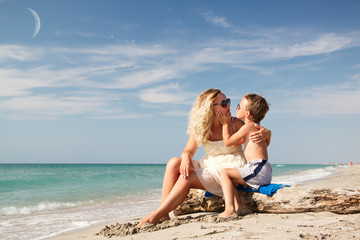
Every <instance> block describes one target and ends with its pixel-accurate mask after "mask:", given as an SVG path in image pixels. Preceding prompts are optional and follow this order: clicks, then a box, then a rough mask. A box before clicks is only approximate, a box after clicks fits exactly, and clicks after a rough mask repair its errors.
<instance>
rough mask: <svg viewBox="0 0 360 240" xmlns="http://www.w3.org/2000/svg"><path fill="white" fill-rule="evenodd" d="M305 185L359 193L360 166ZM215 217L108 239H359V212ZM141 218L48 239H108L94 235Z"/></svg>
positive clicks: (195, 217)
mask: <svg viewBox="0 0 360 240" xmlns="http://www.w3.org/2000/svg"><path fill="white" fill-rule="evenodd" d="M305 186H309V187H315V188H329V189H347V190H354V191H355V192H356V191H360V165H353V166H348V167H344V168H340V169H338V170H337V172H336V173H335V174H334V175H331V176H330V177H327V178H325V179H322V180H319V181H313V182H308V183H306V184H305ZM217 216H218V213H213V212H206V213H204V212H203V213H195V214H189V215H184V216H179V217H174V218H172V219H171V220H170V221H166V222H164V223H162V224H158V225H157V227H156V228H154V227H149V228H145V229H143V230H142V231H141V232H139V233H136V234H131V235H126V236H113V237H112V238H111V239H134V240H136V239H139V240H140V239H360V213H356V214H335V213H331V212H304V213H296V214H268V213H254V214H249V215H247V216H243V217H237V218H233V219H220V218H218V217H217ZM140 219H141V217H139V218H132V219H119V220H117V221H112V222H107V223H101V224H98V225H94V226H91V227H89V228H86V229H81V230H77V231H73V232H69V233H65V234H62V235H59V236H56V237H52V238H48V239H49V240H50V239H51V240H65V239H66V240H68V239H90V240H104V239H110V238H108V237H104V236H102V235H96V234H97V233H99V232H100V231H101V230H102V229H104V228H105V226H111V225H116V224H118V226H119V228H120V227H122V228H126V229H128V230H131V229H133V226H134V225H136V223H137V222H138V221H139V220H140ZM161 228H163V229H161ZM124 232H125V231H124Z"/></svg>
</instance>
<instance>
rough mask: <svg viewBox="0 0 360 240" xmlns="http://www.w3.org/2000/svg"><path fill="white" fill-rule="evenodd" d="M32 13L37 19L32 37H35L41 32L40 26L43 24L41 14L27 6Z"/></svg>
mask: <svg viewBox="0 0 360 240" xmlns="http://www.w3.org/2000/svg"><path fill="white" fill-rule="evenodd" d="M27 9H28V10H29V11H30V13H31V14H32V15H33V17H34V19H35V28H34V33H33V35H32V37H31V38H34V37H36V35H37V34H38V33H39V31H40V26H41V23H40V17H39V15H38V14H37V13H36V12H35V11H34V10H32V9H31V8H27Z"/></svg>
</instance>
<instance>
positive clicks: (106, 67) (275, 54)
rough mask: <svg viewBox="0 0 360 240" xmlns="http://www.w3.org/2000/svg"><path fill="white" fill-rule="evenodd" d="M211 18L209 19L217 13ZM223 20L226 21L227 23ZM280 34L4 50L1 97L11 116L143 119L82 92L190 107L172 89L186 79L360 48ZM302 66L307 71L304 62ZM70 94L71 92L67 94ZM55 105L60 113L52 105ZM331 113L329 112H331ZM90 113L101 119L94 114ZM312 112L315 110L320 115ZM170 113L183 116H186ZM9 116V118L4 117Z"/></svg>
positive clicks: (348, 41) (332, 93) (331, 37)
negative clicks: (127, 94) (174, 43)
mask: <svg viewBox="0 0 360 240" xmlns="http://www.w3.org/2000/svg"><path fill="white" fill-rule="evenodd" d="M207 16H208V17H209V18H210V16H212V15H207ZM212 17H213V16H212ZM223 20H224V21H223V22H225V23H226V19H223ZM218 22H221V21H220V20H219V21H218ZM224 26H225V25H224ZM289 32H290V33H289ZM277 34H280V36H271V35H270V34H265V35H261V34H259V35H258V36H255V35H256V34H254V35H253V36H252V38H253V39H249V38H248V39H238V40H227V39H223V40H216V41H211V40H210V41H209V42H207V43H204V44H202V45H196V46H195V45H194V46H193V47H192V46H188V45H187V46H181V45H180V46H162V45H149V44H144V45H138V44H135V43H132V44H114V45H107V46H95V47H86V48H85V47H84V48H63V47H55V48H50V47H25V46H20V45H0V62H5V61H6V65H4V64H2V65H0V85H1V87H0V97H2V98H0V110H3V111H7V113H8V112H9V111H11V112H12V116H15V115H16V116H19V118H21V113H24V116H25V115H26V116H29V114H30V112H31V113H32V114H33V115H36V114H38V115H39V116H43V117H44V118H45V117H46V116H48V117H51V118H52V117H54V116H55V117H59V116H64V115H73V114H86V115H87V116H89V117H96V118H102V117H103V116H108V117H106V118H135V117H137V116H138V117H141V116H142V115H141V114H139V115H138V114H137V113H129V114H127V115H123V114H122V113H123V112H122V111H115V112H101V109H105V110H109V111H110V110H111V109H112V108H114V105H113V103H112V101H108V100H104V99H99V98H97V99H96V100H94V99H93V98H91V97H89V96H88V95H86V96H84V95H82V94H79V92H81V90H82V91H98V92H99V93H100V95H101V94H107V92H108V91H114V90H119V91H125V90H129V89H131V90H130V91H134V92H136V93H135V94H138V96H139V99H140V100H142V101H144V102H146V103H150V104H191V103H192V102H193V99H194V98H195V97H196V95H195V94H192V93H188V92H186V91H184V90H183V89H181V88H180V85H178V84H166V83H167V82H169V81H171V80H174V79H176V80H181V81H188V80H187V79H186V77H187V76H188V75H190V74H193V73H197V72H205V71H211V70H212V69H218V68H219V65H226V66H227V67H234V68H243V69H244V68H246V69H248V70H253V71H256V72H259V71H261V69H259V67H257V66H254V65H253V63H261V62H264V61H277V60H284V59H291V58H294V57H297V56H312V55H320V54H325V53H330V52H334V51H338V50H342V49H346V48H349V47H354V46H360V37H359V34H357V33H355V32H351V33H343V34H340V33H326V34H318V35H313V36H309V35H306V34H305V33H301V34H300V35H296V34H295V33H292V34H291V31H290V30H287V31H286V30H282V31H280V32H277ZM281 34H283V35H284V39H285V40H286V41H285V40H281V39H282V38H281V37H282V35H281ZM285 35H287V37H285ZM254 36H255V37H254ZM265 36H266V37H265ZM289 36H290V37H289ZM291 36H293V37H291ZM184 49H185V50H184ZM297 64H299V66H300V65H301V64H302V63H301V62H300V63H297ZM303 64H305V65H306V64H310V63H309V62H306V63H303ZM293 66H294V65H293ZM277 67H278V68H279V66H277ZM295 67H296V66H295ZM302 67H304V66H302ZM312 67H316V66H312ZM263 73H264V74H265V73H266V74H271V73H272V72H271V71H270V72H269V71H267V72H265V71H264V72H263ZM351 78H352V79H355V80H358V79H359V74H354V75H353V76H352V77H351ZM159 83H162V84H165V85H163V86H160V87H153V85H154V84H159ZM144 87H148V89H144ZM356 89H358V88H356V87H355V88H353V89H348V90H344V89H342V90H339V89H337V88H336V87H333V88H330V90H329V91H327V92H325V90H323V91H321V89H315V91H313V92H316V95H318V96H322V97H321V98H319V99H318V98H317V97H316V95H315V94H314V95H313V94H312V92H309V93H307V94H305V95H304V96H306V97H304V98H301V97H298V98H293V100H292V101H290V102H289V104H290V103H291V104H290V105H291V106H290V105H289V106H290V107H289V108H290V109H295V108H293V106H296V109H300V111H302V110H301V109H302V108H301V105H300V104H299V103H300V102H301V101H305V100H306V98H307V97H309V98H310V99H314V100H315V101H316V102H317V103H320V102H321V99H328V100H326V102H332V101H333V100H331V99H332V98H337V99H340V100H341V102H346V101H347V100H348V99H350V98H351V99H352V102H354V101H355V100H356V101H357V100H358V98H357V94H358V92H357V91H355V90H356ZM66 91H70V93H68V94H67V93H66ZM70 94H73V95H72V96H73V98H72V99H69V98H66V96H70ZM64 96H65V97H64ZM97 96H98V95H97ZM119 101H120V100H119ZM358 102H360V101H358ZM29 103H31V104H33V106H31V105H29ZM50 103H51V105H52V106H53V108H52V107H50ZM117 104H119V102H118V103H117ZM323 104H325V103H323ZM310 105H311V104H310ZM333 105H336V103H334V104H333ZM350 105H351V106H353V107H352V109H354V108H356V107H358V106H357V105H356V104H355V103H351V104H350ZM8 106H11V108H9V107H8ZM312 106H313V105H312ZM289 108H288V110H289ZM320 108H322V112H323V113H331V112H332V110H333V109H332V108H331V107H321V106H320V107H319V109H320ZM325 109H329V110H328V111H325ZM346 109H347V107H346ZM90 112H94V114H93V115H91V114H89V113H90ZM313 112H316V111H315V109H314V111H313ZM344 112H348V113H349V114H352V112H354V110H351V108H349V109H348V110H344ZM164 114H168V115H171V114H172V115H179V114H180V115H181V114H183V113H179V112H168V113H164ZM2 115H3V116H2V117H4V115H5V114H2ZM126 116H127V117H126Z"/></svg>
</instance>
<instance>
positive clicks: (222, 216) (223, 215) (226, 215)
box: [219, 211, 238, 218]
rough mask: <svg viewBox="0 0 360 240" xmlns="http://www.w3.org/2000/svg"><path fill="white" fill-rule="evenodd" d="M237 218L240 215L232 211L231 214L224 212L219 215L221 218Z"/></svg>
mask: <svg viewBox="0 0 360 240" xmlns="http://www.w3.org/2000/svg"><path fill="white" fill-rule="evenodd" d="M237 216H238V214H237V213H236V212H233V211H231V212H226V211H224V212H222V213H220V214H219V217H220V218H230V217H237Z"/></svg>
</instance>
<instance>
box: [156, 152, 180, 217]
mask: <svg viewBox="0 0 360 240" xmlns="http://www.w3.org/2000/svg"><path fill="white" fill-rule="evenodd" d="M180 164H181V158H179V157H173V158H171V159H170V160H169V161H168V163H167V165H166V169H165V174H164V179H163V184H162V192H161V203H162V202H163V201H164V200H165V199H166V198H167V196H168V195H169V193H170V191H171V190H172V189H173V187H174V185H175V183H176V181H177V179H178V178H179V175H180V171H179V169H180ZM169 219H170V216H169V214H166V215H164V216H163V217H162V219H161V221H164V220H169Z"/></svg>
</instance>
